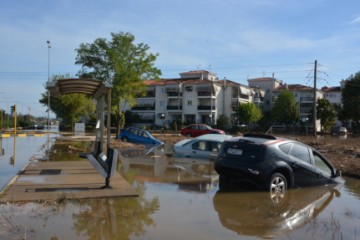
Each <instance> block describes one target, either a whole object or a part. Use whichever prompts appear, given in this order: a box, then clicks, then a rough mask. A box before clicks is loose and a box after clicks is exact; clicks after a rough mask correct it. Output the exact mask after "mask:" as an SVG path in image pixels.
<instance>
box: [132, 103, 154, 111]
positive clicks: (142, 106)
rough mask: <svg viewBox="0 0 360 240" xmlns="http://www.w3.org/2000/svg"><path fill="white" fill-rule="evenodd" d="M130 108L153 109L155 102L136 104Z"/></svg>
mask: <svg viewBox="0 0 360 240" xmlns="http://www.w3.org/2000/svg"><path fill="white" fill-rule="evenodd" d="M131 110H155V104H144V105H137V106H134V107H132V108H131Z"/></svg>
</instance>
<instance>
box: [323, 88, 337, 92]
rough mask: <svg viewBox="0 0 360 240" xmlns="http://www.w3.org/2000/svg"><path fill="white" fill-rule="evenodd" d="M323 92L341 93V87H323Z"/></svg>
mask: <svg viewBox="0 0 360 240" xmlns="http://www.w3.org/2000/svg"><path fill="white" fill-rule="evenodd" d="M321 90H322V91H324V92H341V88H340V87H323V88H321Z"/></svg>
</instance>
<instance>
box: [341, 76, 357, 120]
mask: <svg viewBox="0 0 360 240" xmlns="http://www.w3.org/2000/svg"><path fill="white" fill-rule="evenodd" d="M342 104H343V109H342V112H341V114H340V119H341V120H353V121H355V122H357V121H360V72H357V73H355V75H351V76H350V77H349V78H348V79H347V83H346V85H345V87H344V89H342Z"/></svg>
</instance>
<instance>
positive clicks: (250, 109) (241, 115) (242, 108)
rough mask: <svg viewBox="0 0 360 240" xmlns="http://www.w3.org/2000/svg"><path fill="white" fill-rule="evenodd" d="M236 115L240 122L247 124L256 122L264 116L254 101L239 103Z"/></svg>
mask: <svg viewBox="0 0 360 240" xmlns="http://www.w3.org/2000/svg"><path fill="white" fill-rule="evenodd" d="M236 115H237V117H238V119H239V121H240V122H244V123H246V124H247V125H250V123H256V122H257V121H259V120H260V119H261V118H262V112H261V110H260V108H258V107H257V106H256V105H255V104H254V103H243V104H239V106H238V107H237V108H236Z"/></svg>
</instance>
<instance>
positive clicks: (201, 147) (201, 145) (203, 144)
mask: <svg viewBox="0 0 360 240" xmlns="http://www.w3.org/2000/svg"><path fill="white" fill-rule="evenodd" d="M192 149H194V150H200V151H205V150H206V141H199V142H197V143H194V145H193V146H192Z"/></svg>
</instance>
